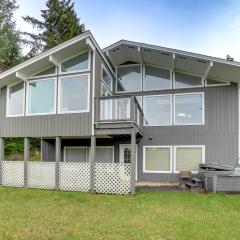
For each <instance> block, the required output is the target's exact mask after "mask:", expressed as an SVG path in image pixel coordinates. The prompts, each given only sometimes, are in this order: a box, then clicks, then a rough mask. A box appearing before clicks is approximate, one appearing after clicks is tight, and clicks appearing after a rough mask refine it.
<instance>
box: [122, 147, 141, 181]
mask: <svg viewBox="0 0 240 240" xmlns="http://www.w3.org/2000/svg"><path fill="white" fill-rule="evenodd" d="M125 147H130V148H131V144H119V163H123V160H124V157H123V150H124V148H125ZM131 151H132V150H131ZM135 163H136V166H135V181H137V180H138V144H136V161H135Z"/></svg>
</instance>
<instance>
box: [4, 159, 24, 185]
mask: <svg viewBox="0 0 240 240" xmlns="http://www.w3.org/2000/svg"><path fill="white" fill-rule="evenodd" d="M2 185H3V186H11V187H23V186H24V162H23V161H2Z"/></svg>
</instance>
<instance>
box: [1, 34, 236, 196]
mask: <svg viewBox="0 0 240 240" xmlns="http://www.w3.org/2000/svg"><path fill="white" fill-rule="evenodd" d="M239 81H240V63H238V62H234V61H230V60H225V59H220V58H215V57H209V56H204V55H200V54H195V53H190V52H185V51H180V50H175V49H169V48H164V47H159V46H153V45H149V44H143V43H138V42H131V41H126V40H121V41H119V42H117V43H114V44H113V45H111V46H109V47H107V48H105V49H101V48H100V47H99V46H98V44H97V42H96V41H95V39H94V37H93V36H92V34H91V33H90V32H89V31H87V32H85V33H83V34H82V35H80V36H78V37H76V38H73V39H71V40H69V41H67V42H65V43H63V44H61V45H59V46H57V47H55V48H53V49H50V50H49V51H46V52H44V53H43V54H40V55H38V56H36V57H34V58H32V59H30V60H28V61H26V62H23V63H22V64H20V65H17V66H16V67H14V68H12V69H10V70H8V71H6V72H3V73H2V74H0V87H1V93H0V126H1V127H0V157H1V159H0V164H1V166H2V169H3V168H4V167H6V163H5V162H6V161H4V150H3V149H4V147H3V146H4V138H8V137H14V138H15V137H16V138H18V137H21V138H24V143H25V146H24V147H25V157H24V163H23V171H24V173H23V175H21V176H22V177H23V183H22V184H23V185H25V186H27V185H31V183H30V182H31V181H30V180H29V179H30V177H29V172H28V171H29V169H31V166H30V165H28V161H29V138H32V137H37V138H41V155H42V156H41V162H43V163H45V162H47V163H49V164H50V163H54V164H55V165H54V167H53V172H54V188H57V189H59V188H61V186H62V185H61V177H62V175H61V174H62V172H61V169H60V168H61V167H62V166H63V165H61V164H63V163H66V164H67V163H74V164H75V165H71V167H72V168H73V166H77V165H76V164H78V163H81V164H82V163H88V164H89V165H88V166H89V174H90V177H89V179H88V180H89V181H90V183H89V184H90V185H89V189H88V187H87V189H88V190H96V189H97V187H96V184H98V183H100V185H101V184H102V182H103V181H104V176H105V177H106V176H108V177H109V175H103V177H102V178H101V179H100V178H98V176H97V171H98V170H99V168H98V167H99V166H101V173H103V172H104V171H105V173H106V172H108V174H109V173H110V172H111V174H112V175H114V174H117V175H118V174H119V172H122V173H123V174H122V175H121V176H120V175H119V176H118V178H116V179H117V180H116V181H122V180H123V181H125V182H126V181H128V182H129V184H130V185H129V186H128V189H129V191H131V192H134V191H135V183H136V181H153V182H176V181H178V179H179V172H180V171H184V170H188V171H192V172H193V173H197V171H198V164H199V163H202V162H218V163H219V164H226V165H234V166H235V165H237V164H239V87H238V82H239ZM96 164H102V165H96ZM104 164H105V165H104ZM107 164H109V165H107ZM114 164H115V165H114ZM118 164H122V165H121V166H125V167H124V168H123V169H121V171H120V170H119V169H118V170H116V169H115V170H111V169H110V170H106V169H108V168H107V166H111V167H113V166H118ZM124 164H125V165H124ZM46 166H47V165H46ZM49 166H50V168H52V166H53V165H49ZM79 166H80V165H79ZM81 166H82V165H81ZM96 166H97V167H96ZM126 166H129V167H127V168H126ZM46 169H47V167H46ZM6 171H7V170H5V174H6ZM11 171H13V170H11ZM44 171H45V172H47V170H44ZM84 171H85V170H84ZM0 172H1V173H0V184H3V185H4V181H5V182H7V181H8V180H6V179H5V178H6V176H4V170H2V171H0ZM39 172H41V171H36V173H35V174H39ZM70 173H71V172H70ZM70 173H69V174H70ZM9 174H10V173H9ZM16 174H17V173H16ZM51 174H52V173H51ZM80 175H81V174H80V173H79V175H77V177H76V176H75V177H76V179H75V180H74V178H72V179H70V180H69V181H72V182H73V181H79V178H81V177H80ZM94 176H95V177H94ZM4 179H5V180H4ZM99 179H100V180H99ZM88 180H86V179H85V180H84V181H88ZM29 181H30V182H29ZM111 181H112V182H111ZM114 181H115V180H113V178H110V177H109V178H108V180H107V182H108V183H106V184H113V185H114V184H115V183H114ZM5 185H7V184H5ZM10 185H11V184H10ZM20 185H21V184H20ZM40 185H41V184H40ZM43 185H44V184H43ZM70 190H71V188H70ZM72 190H76V189H74V188H73V189H72ZM100 192H101V191H100ZM103 192H104V190H103ZM106 192H108V191H106ZM110 192H111V191H110Z"/></svg>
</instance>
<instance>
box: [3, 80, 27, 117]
mask: <svg viewBox="0 0 240 240" xmlns="http://www.w3.org/2000/svg"><path fill="white" fill-rule="evenodd" d="M21 82H22V81H19V82H15V83H13V84H11V85H8V86H7V101H6V117H22V116H24V115H25V97H26V84H25V82H23V109H22V110H23V113H21V114H10V113H9V104H10V101H9V94H10V88H11V87H13V86H15V85H17V84H19V83H21Z"/></svg>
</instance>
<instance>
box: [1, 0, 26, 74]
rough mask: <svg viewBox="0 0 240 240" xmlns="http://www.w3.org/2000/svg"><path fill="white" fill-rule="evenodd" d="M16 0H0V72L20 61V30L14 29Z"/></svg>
mask: <svg viewBox="0 0 240 240" xmlns="http://www.w3.org/2000/svg"><path fill="white" fill-rule="evenodd" d="M17 8H18V7H17V5H16V0H0V72H2V71H5V70H6V69H8V68H10V67H12V66H14V65H16V64H18V63H19V62H21V59H22V56H21V38H20V35H21V33H20V31H18V30H16V25H15V21H14V20H13V13H14V11H15V10H16V9H17Z"/></svg>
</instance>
